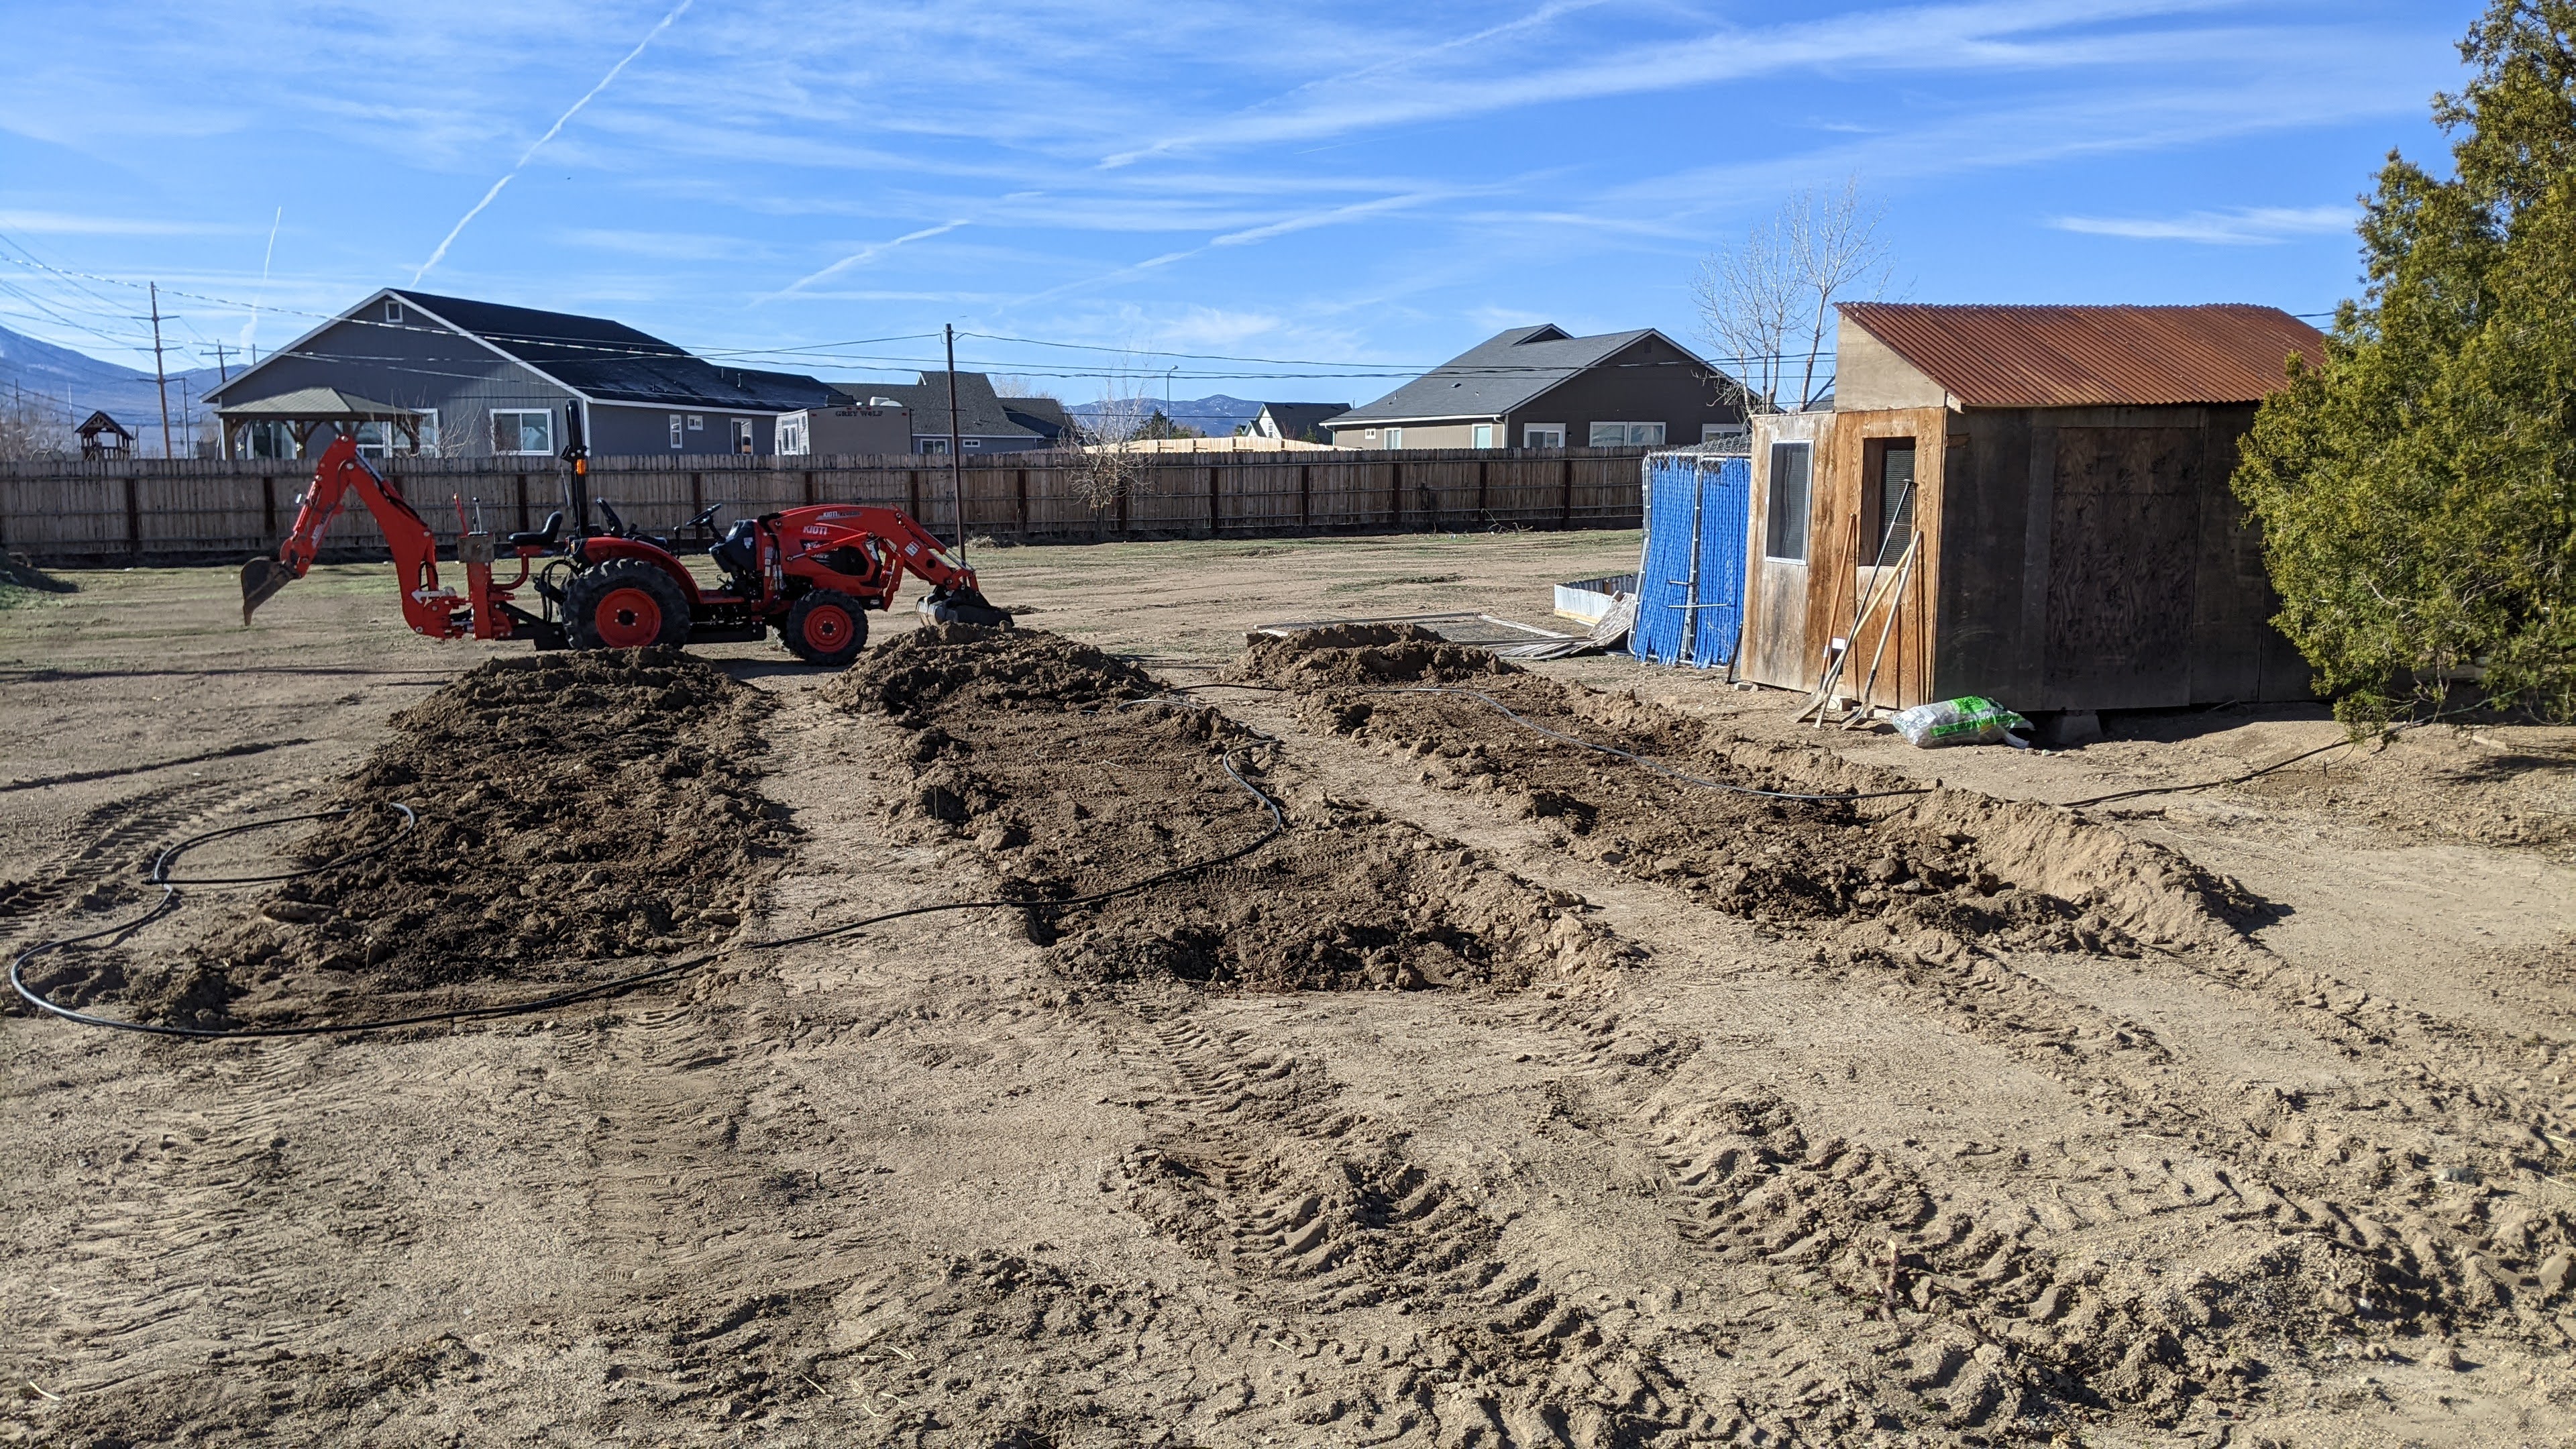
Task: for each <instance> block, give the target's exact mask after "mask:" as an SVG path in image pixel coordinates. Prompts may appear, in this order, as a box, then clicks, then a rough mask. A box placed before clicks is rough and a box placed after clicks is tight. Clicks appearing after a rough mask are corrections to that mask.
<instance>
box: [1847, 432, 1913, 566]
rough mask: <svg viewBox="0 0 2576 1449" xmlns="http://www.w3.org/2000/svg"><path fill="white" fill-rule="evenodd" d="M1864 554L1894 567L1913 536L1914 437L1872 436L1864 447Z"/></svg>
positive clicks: (1875, 560)
mask: <svg viewBox="0 0 2576 1449" xmlns="http://www.w3.org/2000/svg"><path fill="white" fill-rule="evenodd" d="M1860 519H1861V527H1862V528H1863V529H1865V530H1867V537H1865V538H1863V539H1862V540H1861V548H1862V550H1863V554H1862V556H1863V557H1864V558H1868V559H1870V561H1871V562H1873V563H1875V564H1877V565H1878V567H1880V568H1883V569H1884V568H1894V567H1895V566H1896V564H1897V562H1898V561H1899V560H1900V559H1903V558H1904V557H1905V546H1906V545H1907V544H1908V543H1911V542H1912V541H1913V539H1914V440H1913V439H1912V438H1872V439H1870V440H1869V442H1868V443H1866V444H1864V445H1863V446H1862V449H1861V499H1860Z"/></svg>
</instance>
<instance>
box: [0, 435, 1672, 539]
mask: <svg viewBox="0 0 2576 1449" xmlns="http://www.w3.org/2000/svg"><path fill="white" fill-rule="evenodd" d="M1642 456H1643V450H1642V449H1634V448H1571V449H1563V450H1558V451H1549V452H1522V451H1516V450H1515V451H1497V450H1469V449H1456V450H1449V449H1438V450H1435V449H1420V450H1415V451H1409V452H1396V453H1384V452H1380V453H1359V452H1351V453H1342V452H1335V453H1208V454H1176V453H1162V454H1153V455H1147V456H1144V457H1140V458H1138V459H1136V460H1135V474H1134V481H1133V482H1132V483H1131V484H1130V486H1129V487H1128V488H1127V489H1126V490H1125V491H1124V492H1123V493H1122V494H1121V495H1120V496H1119V497H1118V498H1117V499H1116V500H1115V501H1114V502H1112V503H1111V504H1110V505H1109V506H1107V507H1103V508H1094V507H1093V506H1091V504H1089V503H1088V502H1086V501H1085V500H1084V498H1083V496H1082V494H1081V493H1080V492H1079V491H1078V489H1077V483H1078V482H1079V480H1080V476H1081V469H1080V466H1079V463H1078V462H1077V461H1075V460H1074V459H1073V458H1072V457H1070V456H1069V455H1065V454H1051V453H1016V454H1012V453H1004V454H996V455H994V456H991V457H985V458H968V459H965V460H963V461H964V466H963V467H962V468H961V469H960V470H959V473H960V478H961V480H962V482H963V484H964V493H965V500H966V531H967V534H968V535H969V537H991V538H995V539H1000V540H1004V541H1008V542H1015V543H1075V542H1095V541H1101V540H1107V539H1117V538H1171V537H1207V536H1215V535H1227V534H1241V535H1270V536H1278V535H1293V534H1304V533H1336V532H1404V531H1416V530H1418V531H1457V530H1476V529H1488V528H1512V527H1522V528H1548V529H1556V528H1635V527H1638V526H1639V521H1640V517H1641V514H1640V501H1639V492H1640V490H1639V481H1640V474H1639V471H1638V461H1637V460H1638V459H1639V458H1640V457H1642ZM379 466H380V467H382V468H383V469H384V471H385V472H386V474H387V475H388V476H389V477H391V478H393V479H394V480H395V481H396V482H397V483H398V484H399V485H400V486H401V488H402V490H403V494H404V496H405V497H407V498H409V499H410V500H411V504H412V506H413V507H414V508H416V509H418V510H419V511H420V513H421V516H422V517H424V518H426V519H428V520H429V523H430V526H431V528H433V529H435V530H436V531H437V533H438V534H439V536H440V537H441V538H442V539H445V538H451V537H452V536H453V535H455V534H456V533H457V532H459V531H460V528H459V524H460V509H461V510H462V514H463V521H464V522H466V523H473V522H475V514H476V512H477V511H478V509H479V512H480V520H479V521H480V524H481V526H484V527H488V528H491V529H494V530H496V531H499V532H508V531H511V530H514V529H526V528H535V527H538V526H540V525H542V524H543V523H544V522H545V518H546V515H547V514H548V513H550V512H552V511H553V510H555V509H556V508H559V507H561V506H562V505H563V496H564V495H563V484H564V472H563V467H562V465H561V464H559V463H556V462H554V461H553V460H551V459H543V458H395V459H392V460H390V461H389V462H385V463H381V464H380V465H379ZM311 470H312V465H311V463H309V462H303V463H299V462H297V461H294V460H287V459H240V460H214V459H178V460H172V461H163V460H157V459H156V460H138V461H132V462H124V463H104V462H102V463H74V462H44V463H11V464H0V548H5V549H7V550H8V551H9V552H12V553H18V554H23V555H25V556H27V557H28V558H29V559H30V560H32V561H33V562H35V563H38V564H54V565H61V566H66V567H71V566H79V565H84V564H130V563H136V562H146V561H148V562H154V563H184V562H198V561H205V560H215V559H226V560H229V559H240V558H246V557H248V556H250V555H251V554H254V553H265V552H268V551H270V550H273V549H274V548H276V546H277V544H278V541H279V540H280V539H282V538H284V537H285V535H286V530H287V529H288V528H290V527H292V526H293V524H294V521H295V508H296V501H297V499H298V498H299V497H300V496H301V495H302V493H303V491H304V488H305V485H306V484H307V483H309V482H310V481H311V477H312V471H311ZM590 477H591V496H592V497H594V498H599V499H605V500H607V501H608V502H609V503H610V504H611V505H613V506H614V507H615V508H616V509H617V511H618V513H619V514H620V515H621V516H623V517H624V518H625V519H626V520H627V521H628V522H629V523H632V524H634V525H636V526H637V527H640V528H644V529H648V530H652V531H655V532H660V533H669V532H671V531H672V530H675V529H677V528H679V527H680V526H681V525H682V524H684V523H686V522H687V521H688V520H689V519H690V518H691V517H692V516H694V515H696V514H697V513H698V512H699V511H700V510H702V509H704V508H706V507H707V506H709V505H710V504H712V505H715V506H717V507H718V508H719V509H720V510H721V511H720V513H719V518H720V519H723V520H731V519H735V518H743V517H748V516H751V515H754V514H759V513H769V512H774V511H776V510H779V509H782V508H793V507H796V506H798V505H800V504H807V503H826V502H829V503H883V504H892V505H894V506H896V507H899V508H902V509H904V510H905V511H907V512H909V513H911V514H912V515H913V516H914V517H915V518H918V519H920V520H921V521H922V522H923V523H924V524H926V525H928V526H929V527H930V529H931V530H932V531H933V532H935V533H937V534H939V536H941V537H942V538H948V537H953V536H954V529H955V524H956V508H955V507H954V505H953V504H952V502H951V497H952V493H951V487H950V483H949V473H948V468H947V465H946V461H945V460H944V459H940V458H935V457H930V456H925V455H920V454H898V455H894V456H888V457H824V458H788V457H768V458H754V457H725V456H717V457H697V458H664V457H652V456H646V457H629V458H594V459H592V460H591V466H590ZM384 556H385V543H384V537H383V535H382V534H380V533H378V532H377V530H376V527H375V523H374V521H373V520H372V519H370V518H368V517H367V516H366V513H365V510H364V509H363V508H362V507H360V506H359V505H358V504H357V503H356V502H355V501H354V500H353V501H352V502H351V503H350V505H349V507H348V509H347V510H346V511H345V512H344V513H343V514H342V515H341V516H340V517H339V518H338V519H336V520H334V521H333V522H332V524H331V530H330V539H329V544H328V546H327V547H326V548H325V549H324V552H323V557H325V558H328V559H343V560H350V559H374V558H382V557H384Z"/></svg>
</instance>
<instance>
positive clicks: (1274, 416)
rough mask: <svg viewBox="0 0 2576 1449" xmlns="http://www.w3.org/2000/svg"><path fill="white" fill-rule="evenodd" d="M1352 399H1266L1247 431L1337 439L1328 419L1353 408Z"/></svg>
mask: <svg viewBox="0 0 2576 1449" xmlns="http://www.w3.org/2000/svg"><path fill="white" fill-rule="evenodd" d="M1350 410H1351V405H1350V404H1349V403H1263V404H1262V405H1261V411H1260V412H1258V413H1255V414H1254V415H1253V418H1252V422H1251V423H1250V424H1249V425H1248V426H1247V427H1246V429H1245V435H1246V436H1248V437H1255V438H1286V439H1288V440H1290V441H1292V442H1299V443H1329V442H1331V441H1332V440H1333V435H1332V432H1331V430H1330V429H1327V428H1326V427H1325V426H1324V424H1325V422H1326V421H1327V420H1329V419H1332V418H1336V417H1339V416H1341V415H1342V414H1343V413H1346V412H1349V411H1350Z"/></svg>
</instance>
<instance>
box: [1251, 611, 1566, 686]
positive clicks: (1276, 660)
mask: <svg viewBox="0 0 2576 1449" xmlns="http://www.w3.org/2000/svg"><path fill="white" fill-rule="evenodd" d="M1519 673H1521V669H1520V666H1518V665H1515V664H1507V663H1505V662H1503V660H1502V659H1500V658H1499V657H1497V656H1496V655H1495V654H1494V652H1493V651H1492V650H1490V649H1479V648H1476V647H1475V646H1473V645H1469V644H1452V643H1450V642H1449V641H1447V640H1446V639H1443V638H1441V637H1440V636H1439V635H1437V634H1434V633H1432V632H1431V631H1430V630H1428V629H1425V628H1423V627H1421V626H1420V625H1418V624H1333V625H1328V626H1326V627H1324V628H1321V629H1300V630H1298V631H1297V632H1296V633H1294V634H1251V635H1247V636H1245V638H1244V649H1243V653H1242V654H1241V655H1239V656H1237V658H1236V659H1235V661H1234V663H1233V664H1232V665H1231V666H1229V667H1228V668H1227V669H1226V671H1225V677H1226V678H1227V679H1230V680H1234V681H1237V682H1239V683H1244V684H1260V685H1266V686H1269V687H1270V688H1273V689H1290V690H1314V689H1330V688H1364V687H1367V686H1369V685H1377V684H1455V683H1462V682H1465V681H1469V680H1476V679H1486V678H1499V677H1501V676H1503V675H1506V674H1519Z"/></svg>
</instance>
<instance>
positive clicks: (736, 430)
mask: <svg viewBox="0 0 2576 1449" xmlns="http://www.w3.org/2000/svg"><path fill="white" fill-rule="evenodd" d="M733 450H734V451H735V452H737V453H748V452H750V451H751V419H749V418H736V419H734V420H733Z"/></svg>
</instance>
